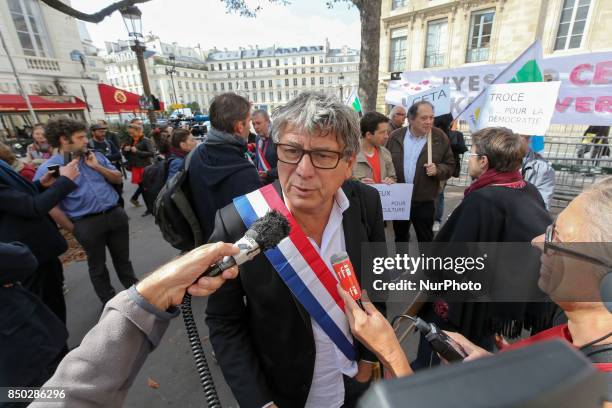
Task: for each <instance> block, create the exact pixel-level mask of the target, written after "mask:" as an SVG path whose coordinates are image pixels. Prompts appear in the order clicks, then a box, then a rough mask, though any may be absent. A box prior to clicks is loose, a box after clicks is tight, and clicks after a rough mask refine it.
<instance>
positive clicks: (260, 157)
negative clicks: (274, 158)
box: [256, 139, 270, 171]
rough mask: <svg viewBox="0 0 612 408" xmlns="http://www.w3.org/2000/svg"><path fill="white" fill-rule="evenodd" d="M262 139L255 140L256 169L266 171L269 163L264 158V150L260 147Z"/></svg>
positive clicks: (268, 168)
mask: <svg viewBox="0 0 612 408" xmlns="http://www.w3.org/2000/svg"><path fill="white" fill-rule="evenodd" d="M262 146H263V139H259V140H258V141H257V146H256V148H257V170H261V171H268V170H270V163H268V161H267V160H266V154H265V153H266V152H265V151H264V149H262Z"/></svg>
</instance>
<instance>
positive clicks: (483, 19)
mask: <svg viewBox="0 0 612 408" xmlns="http://www.w3.org/2000/svg"><path fill="white" fill-rule="evenodd" d="M494 16H495V11H494V10H483V11H478V12H476V13H472V21H471V23H470V36H469V40H468V41H469V42H468V49H467V56H466V62H478V61H486V60H487V59H489V45H490V44H491V31H492V29H493V17H494Z"/></svg>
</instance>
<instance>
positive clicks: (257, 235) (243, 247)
mask: <svg viewBox="0 0 612 408" xmlns="http://www.w3.org/2000/svg"><path fill="white" fill-rule="evenodd" d="M290 230H291V227H290V226H289V221H288V220H287V218H286V217H285V216H284V215H282V214H281V213H279V212H278V211H276V210H274V211H270V212H268V213H267V214H266V215H264V216H263V217H261V218H260V219H258V220H257V221H255V222H254V223H253V225H251V227H250V228H249V229H248V230H247V232H245V234H244V236H243V237H242V238H240V239H239V240H238V241H237V242H236V244H235V245H236V246H237V247H238V248H240V252H239V253H237V254H236V255H233V256H226V257H224V258H223V259H222V260H220V261H219V262H217V263H216V264H214V265H211V266H210V267H209V268H208V269H207V270H206V271H205V272H204V273H203V274H202V275H200V278H201V277H202V276H211V277H215V276H218V275H221V273H223V271H224V270H226V269H229V268H231V267H232V266H234V265H242V264H243V263H245V262H247V261H250V260H251V259H253V258H255V256H257V255H258V254H259V253H260V252H262V251H267V250H268V249H270V248H274V247H275V246H277V245H278V244H279V242H281V241H282V240H283V239H284V238H285V237H287V236H288V235H289V231H290ZM198 279H199V278H198Z"/></svg>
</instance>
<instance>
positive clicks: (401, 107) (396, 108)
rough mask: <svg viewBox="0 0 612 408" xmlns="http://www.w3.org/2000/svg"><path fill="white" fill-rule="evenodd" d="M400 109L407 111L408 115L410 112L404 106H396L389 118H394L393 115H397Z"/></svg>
mask: <svg viewBox="0 0 612 408" xmlns="http://www.w3.org/2000/svg"><path fill="white" fill-rule="evenodd" d="M399 109H403V110H404V111H406V113H408V110H407V109H406V107H405V106H404V105H395V106H394V107H393V109H391V112H389V116H391V117H393V115H395V113H396V112H397V111H398V110H399Z"/></svg>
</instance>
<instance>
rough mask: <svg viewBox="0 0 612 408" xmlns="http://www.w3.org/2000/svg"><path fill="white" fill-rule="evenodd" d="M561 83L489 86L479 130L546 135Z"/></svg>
mask: <svg viewBox="0 0 612 408" xmlns="http://www.w3.org/2000/svg"><path fill="white" fill-rule="evenodd" d="M560 85H561V83H560V82H559V81H555V82H523V83H513V84H494V85H490V86H489V87H488V88H487V90H486V93H485V97H484V105H483V106H482V107H481V109H480V119H479V122H478V128H479V129H482V128H485V127H489V126H502V127H507V128H509V129H512V131H513V132H515V133H518V134H522V135H543V134H545V133H546V130H547V129H548V126H549V125H550V119H551V118H552V115H553V111H554V109H555V101H556V100H557V94H558V93H559V86H560Z"/></svg>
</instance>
